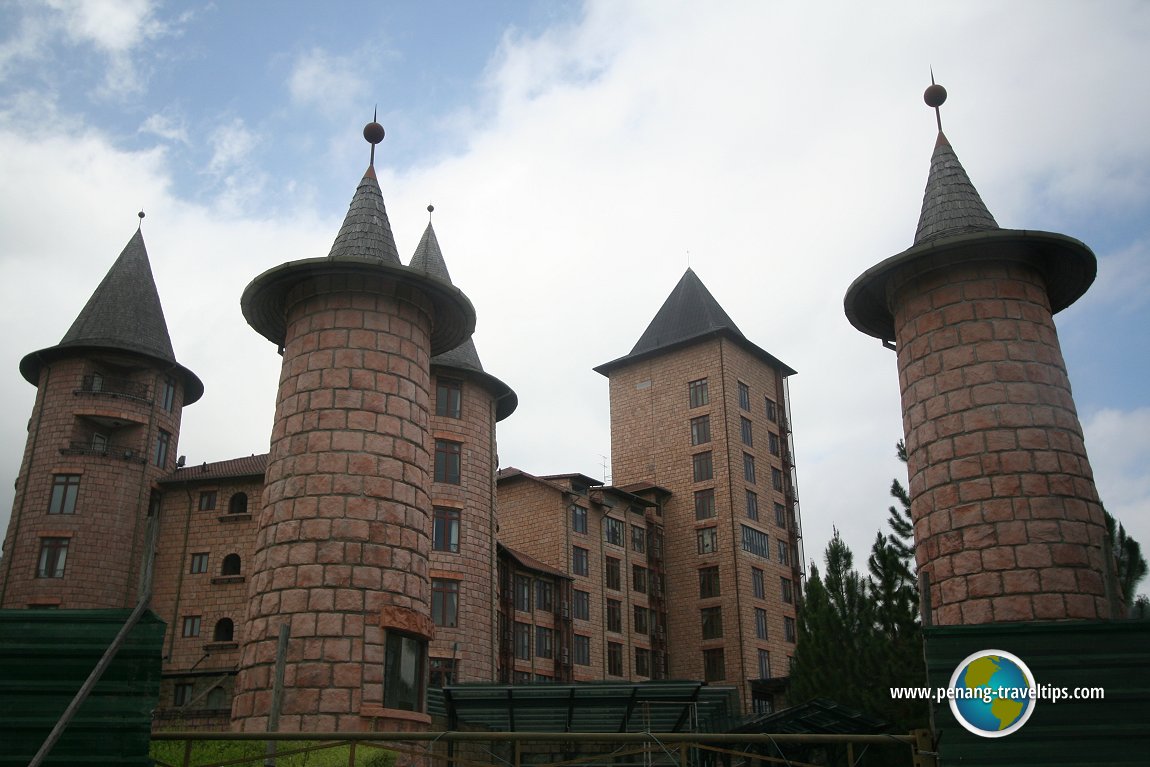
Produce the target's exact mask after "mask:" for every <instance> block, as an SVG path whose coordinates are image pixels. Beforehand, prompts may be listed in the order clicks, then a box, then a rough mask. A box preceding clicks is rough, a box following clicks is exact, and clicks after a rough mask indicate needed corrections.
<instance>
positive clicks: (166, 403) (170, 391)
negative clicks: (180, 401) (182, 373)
mask: <svg viewBox="0 0 1150 767" xmlns="http://www.w3.org/2000/svg"><path fill="white" fill-rule="evenodd" d="M175 406H176V382H175V381H174V380H172V379H171V378H165V379H164V386H163V388H162V389H161V392H160V407H161V408H163V409H164V412H166V413H170V412H172V408H173V407H175Z"/></svg>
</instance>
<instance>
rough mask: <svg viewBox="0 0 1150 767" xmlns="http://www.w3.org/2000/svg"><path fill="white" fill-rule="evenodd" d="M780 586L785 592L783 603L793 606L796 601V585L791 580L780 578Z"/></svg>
mask: <svg viewBox="0 0 1150 767" xmlns="http://www.w3.org/2000/svg"><path fill="white" fill-rule="evenodd" d="M779 580H780V585H781V587H782V592H783V594H782V595H783V602H785V603H786V604H788V605H789V604H793V603H794V601H795V585H794V583H793V582H792V581H791V579H790V578H780V579H779Z"/></svg>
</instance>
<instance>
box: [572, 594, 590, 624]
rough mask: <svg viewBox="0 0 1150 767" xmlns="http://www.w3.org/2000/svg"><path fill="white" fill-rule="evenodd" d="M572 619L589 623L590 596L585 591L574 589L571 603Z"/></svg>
mask: <svg viewBox="0 0 1150 767" xmlns="http://www.w3.org/2000/svg"><path fill="white" fill-rule="evenodd" d="M571 605H572V610H571V612H572V613H573V614H574V615H573V617H574V618H575V619H576V620H581V621H589V620H591V594H590V593H588V592H586V591H580V590H579V589H575V593H574V594H573V598H572V601H571Z"/></svg>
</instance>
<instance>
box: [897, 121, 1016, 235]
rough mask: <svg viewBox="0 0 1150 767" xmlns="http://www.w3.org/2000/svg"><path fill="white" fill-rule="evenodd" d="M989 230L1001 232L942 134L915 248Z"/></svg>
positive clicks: (937, 143) (931, 160) (935, 148)
mask: <svg viewBox="0 0 1150 767" xmlns="http://www.w3.org/2000/svg"><path fill="white" fill-rule="evenodd" d="M989 229H998V223H997V222H995V220H994V216H992V215H990V211H989V210H987V209H986V205H984V204H983V202H982V198H981V197H980V196H979V195H978V190H977V189H975V188H974V184H972V183H971V182H970V177H969V176H968V175H966V170H965V169H964V168H963V167H962V163H961V162H959V161H958V155H957V154H955V152H954V148H953V147H952V146H951V145H950V141H948V140H947V138H946V135H945V134H944V133H943V132H942V131H939V132H938V139H937V141H935V145H934V154H933V155H932V156H931V158H930V174H929V175H928V177H927V180H926V192H925V193H924V194H923V197H922V212H921V214H920V215H919V218H918V229H917V230H916V231H915V234H914V244H915V245H918V244H920V243H924V242H930V241H932V240H937V239H939V238H942V237H950V236H953V235H956V234H966V233H969V232H982V231H987V230H989Z"/></svg>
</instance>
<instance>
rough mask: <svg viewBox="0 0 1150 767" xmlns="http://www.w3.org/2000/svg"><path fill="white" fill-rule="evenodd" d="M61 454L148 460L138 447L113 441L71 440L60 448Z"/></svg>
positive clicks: (136, 461) (130, 460) (132, 460)
mask: <svg viewBox="0 0 1150 767" xmlns="http://www.w3.org/2000/svg"><path fill="white" fill-rule="evenodd" d="M60 455H94V456H100V457H103V458H112V459H119V460H122V461H129V462H131V463H147V462H148V459H147V457H146V456H144V455H143V453H141V452H140V451H139V450H137V449H136V448H134V447H129V446H128V445H115V444H112V443H111V442H103V443H100V442H69V443H68V447H62V448H60Z"/></svg>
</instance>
